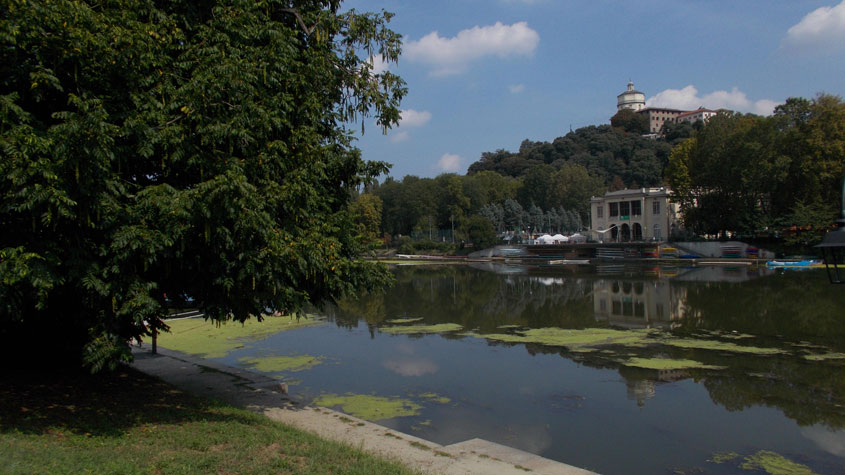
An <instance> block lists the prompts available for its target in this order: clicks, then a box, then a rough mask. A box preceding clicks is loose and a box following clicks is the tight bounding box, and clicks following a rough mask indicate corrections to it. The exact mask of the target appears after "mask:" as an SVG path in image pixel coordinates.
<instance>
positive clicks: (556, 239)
mask: <svg viewBox="0 0 845 475" xmlns="http://www.w3.org/2000/svg"><path fill="white" fill-rule="evenodd" d="M552 241H553V242H554V243H555V244H559V243H563V242H567V241H569V238H568V237H566V236H564V235H563V234H555V235H554V236H552Z"/></svg>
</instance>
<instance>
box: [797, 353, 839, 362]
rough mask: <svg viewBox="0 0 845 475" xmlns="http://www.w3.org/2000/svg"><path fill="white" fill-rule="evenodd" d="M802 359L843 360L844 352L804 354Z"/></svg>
mask: <svg viewBox="0 0 845 475" xmlns="http://www.w3.org/2000/svg"><path fill="white" fill-rule="evenodd" d="M804 359H806V360H810V361H827V360H845V353H822V354H814V355H804Z"/></svg>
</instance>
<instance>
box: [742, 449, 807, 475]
mask: <svg viewBox="0 0 845 475" xmlns="http://www.w3.org/2000/svg"><path fill="white" fill-rule="evenodd" d="M740 467H742V469H743V470H763V471H765V472H766V473H768V474H770V475H815V472H813V471H812V470H811V469H810V467H808V466H806V465H802V464H800V463H796V462H793V461H792V460H789V459H788V458H786V457H784V456H782V455H780V454H778V453H775V452H771V451H768V450H761V451H759V452H757V453H756V454H754V455H749V456H747V457H745V462H743V463H742V465H741V466H740Z"/></svg>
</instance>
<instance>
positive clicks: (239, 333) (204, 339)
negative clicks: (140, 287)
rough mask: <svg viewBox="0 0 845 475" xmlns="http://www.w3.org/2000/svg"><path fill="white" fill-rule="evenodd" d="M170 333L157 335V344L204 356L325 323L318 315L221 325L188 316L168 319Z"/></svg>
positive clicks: (218, 356) (225, 351) (215, 354)
mask: <svg viewBox="0 0 845 475" xmlns="http://www.w3.org/2000/svg"><path fill="white" fill-rule="evenodd" d="M167 324H168V325H170V332H169V333H162V334H160V335H159V336H158V344H159V345H161V346H163V347H165V348H169V349H171V350H177V351H181V352H183V353H188V354H192V355H197V356H201V357H203V358H221V357H223V356H226V354H228V353H229V352H231V351H232V350H235V349H237V348H240V347H242V346H243V345H244V344H245V343H248V342H251V341H256V340H260V339H263V338H266V337H268V336H270V335H273V334H276V333H279V332H281V331H286V330H294V329H297V328H304V327H310V326H315V325H321V324H323V320H321V319H318V318H317V317H312V316H307V317H300V318H296V317H287V316H281V317H271V316H268V317H264V320H263V321H262V322H259V321H257V320H256V319H249V320H247V321H246V322H244V323H243V324H241V323H238V322H232V321H230V322H225V323H222V324H220V325H219V326H218V325H217V324H216V323H215V322H212V321H211V320H204V319H201V318H188V319H184V320H173V321H168V322H167Z"/></svg>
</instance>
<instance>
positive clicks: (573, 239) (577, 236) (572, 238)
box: [569, 233, 587, 243]
mask: <svg viewBox="0 0 845 475" xmlns="http://www.w3.org/2000/svg"><path fill="white" fill-rule="evenodd" d="M569 241H570V242H575V243H583V242H587V236H584V235H583V234H578V233H575V234H573V235H572V236H569Z"/></svg>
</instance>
